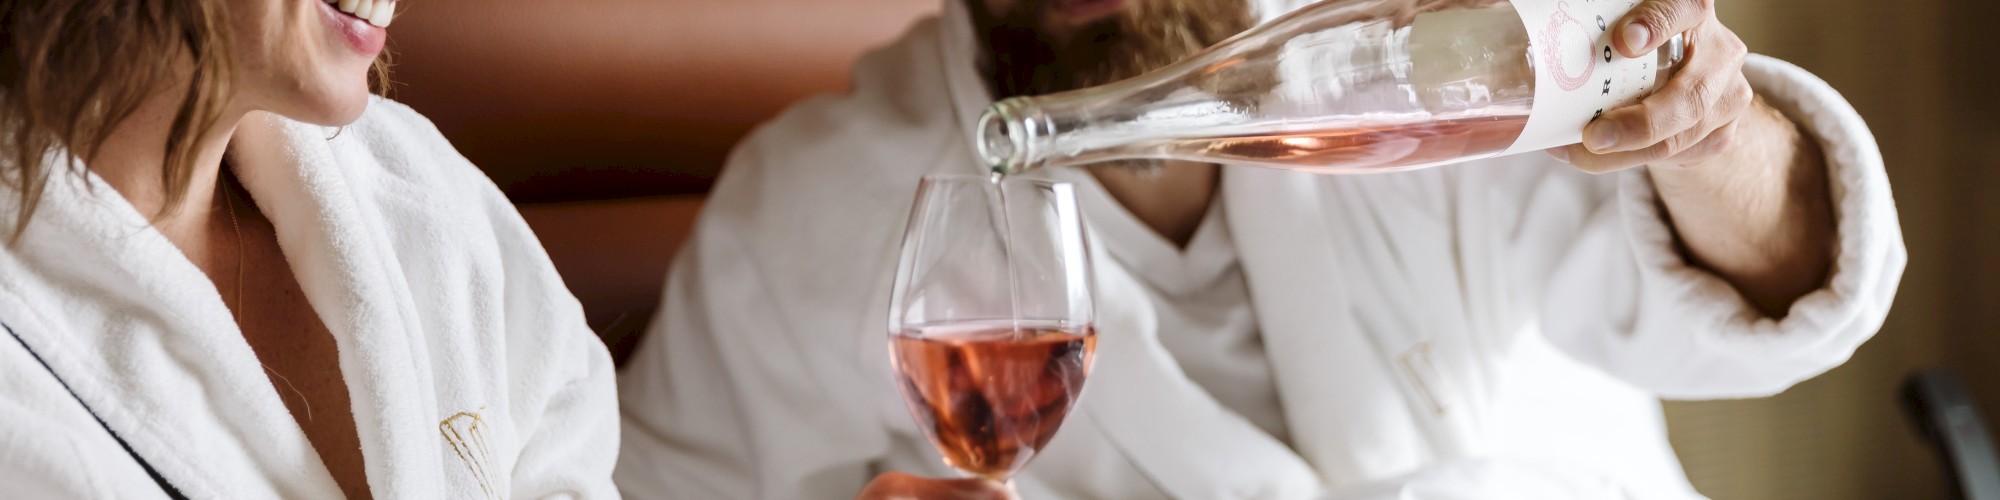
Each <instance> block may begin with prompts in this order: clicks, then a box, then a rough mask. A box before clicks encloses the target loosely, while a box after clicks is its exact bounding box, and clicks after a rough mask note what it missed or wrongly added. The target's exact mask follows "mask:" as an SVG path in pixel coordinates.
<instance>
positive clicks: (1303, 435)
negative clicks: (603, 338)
mask: <svg viewBox="0 0 2000 500" xmlns="http://www.w3.org/2000/svg"><path fill="white" fill-rule="evenodd" d="M943 3H944V9H945V11H944V14H943V15H942V17H941V18H939V19H932V20H928V21H924V22H921V23H919V24H918V25H917V26H915V27H914V28H913V29H911V31H909V32H908V33H907V34H906V35H904V36H903V37H902V38H901V39H900V40H899V41H897V42H895V43H894V44H893V45H891V46H889V47H886V48H883V49H881V50H879V51H877V52H875V53H872V54H870V55H868V56H866V57H864V58H863V59H862V61H861V62H860V63H859V64H858V65H857V66H856V67H855V68H854V71H853V75H854V90H853V91H852V92H851V93H850V94H847V95H841V96H827V97H820V98H816V99H813V100H810V101H807V102H804V103H802V104H799V105H797V106H795V107H794V108H792V109H791V110H789V111H787V112H786V113H785V114H784V115H782V116H781V117H779V118H777V119H776V120H775V121H773V122H771V123H769V124H766V125H764V126H763V127H762V128H760V129H759V130H757V131H756V132H755V133H754V134H753V136H752V137H751V138H750V139H749V140H748V141H747V142H745V143H744V144H742V145H741V146H739V147H738V149H737V150H736V152H735V154H734V155H733V156H732V157H731V159H730V163H729V165H728V167H727V169H726V170H724V173H723V176H722V179H721V181H720V183H719V184H718V185H717V187H716V190H715V192H714V194H713V196H712V197H711V198H710V202H709V204H708V206H707V207H706V208H704V211H703V213H702V218H701V221H700V224H699V226H698V229H697V230H696V234H695V236H694V238H693V239H692V240H691V242H690V243H689V244H688V246H687V247H685V248H684V249H683V250H682V253H681V254H680V255H679V258H678V260H677V262H676V264H675V265H674V267H673V271H672V276H671V278H670V280H669V282H668V284H667V288H666V297H665V299H664V306H663V309H662V310H661V311H660V312H659V316H658V318H657V319H656V320H655V323H654V324H653V326H652V330H651V332H650V336H649V338H647V339H646V340H645V341H643V343H642V346H641V347H640V350H639V352H638V354H637V355H636V357H635V358H634V360H633V362H632V364H631V365H630V366H629V367H628V368H627V369H626V370H625V372H624V373H622V374H621V379H620V382H621V387H620V397H621V400H622V402H623V405H624V424H625V449H624V454H623V455H622V456H621V458H620V462H619V467H618V473H617V479H618V483H619V487H620V488H621V489H622V490H623V491H624V492H625V494H626V495H628V496H631V497H634V498H667V499H679V498H700V499H733V498H760V499H805V498H821V499H837V498H848V497H850V496H852V495H853V494H854V493H855V492H856V491H857V490H858V489H859V488H860V487H861V486H862V484H863V483H865V482H866V481H868V480H869V479H870V478H871V477H872V476H873V475H874V474H876V473H877V472H880V471H884V470H891V469H893V470H902V471H908V472H912V473H918V474H928V475H936V476H951V475H953V474H952V472H951V471H950V470H949V469H946V468H945V467H944V466H943V465H941V464H940V463H939V460H938V455H937V453H936V452H935V451H934V450H933V448H932V446H931V444H930V443H929V442H928V441H927V440H926V439H925V437H924V435H923V434H922V433H921V432H920V431H919V430H918V428H917V427H916V426H915V424H914V423H913V422H912V419H911V416H910V414H909V412H908V411H907V410H906V409H905V407H904V405H903V403H902V399H901V398H900V397H899V395H898V394H897V391H896V388H895V385H894V383H893V381H892V379H891V374H890V371H889V361H888V359H887V353H886V335H887V333H888V330H887V326H886V322H887V319H888V300H889V299H888V295H889V292H890V283H891V278H892V276H893V274H894V269H895V263H896V255H897V247H898V244H899V240H900V236H901V234H902V232H903V227H904V225H905V220H906V218H907V216H908V211H909V209H910V206H911V201H912V196H913V193H914V188H915V187H916V184H917V181H918V179H919V178H920V177H921V176H923V175H925V174H930V173H960V174H976V173H981V172H983V171H984V169H983V168H982V166H981V165H980V163H979V162H978V160H977V159H976V157H975V156H974V155H973V153H972V151H970V150H969V148H968V145H969V144H971V138H972V135H973V131H974V130H975V129H974V127H972V124H973V123H974V122H973V120H974V119H975V118H976V117H977V116H978V115H979V112H980V110H981V109H982V108H983V107H984V106H985V105H986V104H987V103H988V102H990V101H991V98H990V96H989V95H988V93H987V91H986V90H985V88H984V86H983V84H982V82H981V78H980V77H979V76H978V73H977V71H976V64H975V61H976V60H977V54H978V47H977V44H976V42H975V40H974V38H973V33H971V28H970V23H969V21H968V20H967V16H966V15H965V12H964V7H963V6H962V2H960V1H957V0H946V1H945V2H943ZM1745 72H1746V74H1747V76H1748V77H1749V78H1750V81H1751V82H1752V83H1753V85H1755V86H1756V87H1757V89H1758V90H1759V91H1760V92H1761V93H1762V94H1763V95H1764V96H1765V97H1767V98H1768V99H1769V100H1770V102H1771V103H1772V104H1773V105H1774V106H1776V107H1778V108H1779V109H1781V110H1783V111H1785V112H1786V113H1787V114H1788V115H1789V116H1791V117H1792V118H1794V119H1795V120H1797V121H1799V122H1801V123H1802V124H1804V127H1805V129H1806V130H1807V131H1808V133H1809V134H1810V135H1811V136H1813V137H1814V138H1816V139H1818V140H1819V141H1820V142H1821V144H1822V145H1823V146H1824V147H1825V151H1826V157H1827V159H1828V162H1829V164H1830V165H1829V167H1830V168H1831V176H1830V177H1831V179H1832V184H1833V195H1834V200H1835V202H1836V203H1835V204H1836V207H1837V210H1838V217H1839V222H1838V223H1839V226H1838V228H1839V256H1838V260H1837V261H1836V262H1835V266H1834V273H1833V276H1832V279H1831V281H1830V282H1829V283H1828V285H1827V286H1826V287H1825V288H1824V289H1822V290H1819V291H1815V292H1812V293H1811V294H1809V295H1807V296H1805V297H1804V298H1802V299H1800V300H1799V301H1798V302H1797V304H1796V305H1795V306H1794V307H1793V308H1792V309H1791V311H1790V313H1789V314H1788V315H1787V316H1785V319H1784V320H1782V321H1773V320H1770V319H1767V318H1764V317H1762V316H1761V315H1760V314H1758V313H1757V312H1756V311H1755V310H1754V309H1753V308H1751V307H1750V306H1749V305H1748V304H1747V303H1746V302H1745V301H1744V299H1743V298H1741V297H1740V296H1739V295H1738V294H1737V293H1736V292H1735V291H1734V290H1733V289H1732V288H1731V287H1730V285H1728V284H1727V283H1725V282H1724V281H1723V280H1722V279H1720V278H1718V277H1716V276H1715V275H1712V274H1710V273H1707V272H1705V271H1702V270H1700V269H1698V268H1695V267H1691V266H1689V265H1688V264H1687V263H1686V262H1685V261H1684V260H1683V259H1682V258H1681V257H1679V256H1678V255H1677V254H1676V253H1675V251H1674V247H1673V245H1674V243H1673V241H1672V235H1671V234H1672V233H1671V231H1670V229H1669V226H1668V225H1666V224H1665V223H1664V222H1663V219H1662V214H1660V213H1659V212H1658V210H1657V209H1656V205H1655V203H1654V193H1653V191H1652V188H1651V186H1650V183H1649V181H1648V178H1647V176H1646V172H1645V171H1644V170H1638V169H1635V170H1629V171H1625V172H1621V173H1616V174H1608V175H1601V176H1592V175H1587V174H1583V173H1581V172H1578V171H1576V170H1575V169H1573V168H1571V167H1568V166H1565V165H1562V164H1559V163H1557V162H1555V161H1554V160H1552V159H1549V158H1547V157H1546V156H1545V155H1541V154H1529V155H1520V156H1515V157H1509V158H1500V159H1494V160H1486V161H1478V162H1471V163H1466V164H1462V165H1456V166H1449V167H1441V168H1435V169H1429V170H1424V171H1417V172H1410V173H1401V174H1387V175H1372V176H1313V175H1308V174H1301V173H1291V172H1283V171H1275V170H1263V169H1257V168H1249V167H1225V168H1224V169H1223V182H1222V191H1221V193H1220V195H1219V196H1220V198H1219V200H1220V202H1221V203H1223V204H1224V205H1225V210H1224V212H1225V213H1226V216H1227V217H1228V219H1227V222H1228V225H1229V227H1230V229H1231V232H1232V233H1233V239H1234V243H1235V247H1236V249H1237V251H1238V252H1239V254H1240V256H1241V262H1242V266H1243V269H1244V272H1245V273H1246V275H1247V277H1248V282H1249V287H1250V292H1251V293H1250V295H1251V296H1252V298H1253V303H1254V305H1253V308H1254V310H1255V314H1256V317H1257V320H1258V327H1259V329H1260V331H1261V334H1262V338H1263V342H1264V346H1265V350H1266V352H1267V354H1268V357H1269V361H1270V363H1271V365H1272V372H1273V377H1274V378H1275V380H1276V385H1277V388H1278V391H1279V394H1280V396H1281V399H1282V402H1283V411H1284V416H1285V418H1284V420H1285V422H1287V423H1288V430H1289V432H1290V435H1291V443H1290V446H1287V445H1286V444H1284V443H1281V442H1279V441H1278V440H1276V439H1274V438H1272V437H1270V436H1269V435H1268V434H1266V433H1265V432H1262V431H1261V430H1259V429H1258V428H1257V427H1256V426H1254V425H1252V424H1251V423H1250V422H1248V421H1246V420H1244V419H1243V418H1242V417H1241V416H1240V415H1237V414H1234V413H1232V412H1231V411H1230V410H1229V409H1227V408H1225V407H1223V406H1221V405H1219V404H1218V403H1217V402H1216V400H1215V398H1213V397H1212V396H1211V395H1210V394H1208V393H1206V392H1204V391H1203V389H1202V388H1201V387H1200V386H1198V385H1197V384H1195V383H1193V382H1191V381H1190V380H1189V379H1188V377H1187V376H1185V375H1184V374H1183V372H1182V371H1181V370H1180V368H1179V367H1178V366H1177V365H1176V362H1175V360H1174V359H1173V357H1172V356H1171V355H1170V354H1169V353H1168V351H1167V350H1166V349H1165V348H1164V347H1163V346H1162V345H1161V343H1160V342H1159V341H1158V340H1157V339H1156V336H1155V332H1156V326H1157V325H1155V324H1153V321H1154V319H1153V318H1155V317H1156V315H1155V314H1154V313H1153V312H1152V310H1151V308H1152V307H1153V305H1152V304H1150V303H1148V302H1146V301H1145V300H1143V299H1138V300H1135V298H1141V297H1144V295H1143V293H1142V291H1141V289H1140V288H1139V287H1141V286H1142V285H1141V284H1140V283H1139V282H1138V281H1137V280H1135V277H1134V276H1133V275H1132V274H1131V271H1130V270H1128V269H1126V268H1124V267H1123V266H1121V265H1120V264H1119V263H1118V262H1117V261H1115V260H1112V259H1110V258H1107V257H1105V256H1104V254H1103V252H1102V251H1101V249H1100V250H1099V252H1098V258H1097V259H1096V262H1097V266H1096V269H1097V277H1098V282H1097V285H1098V290H1097V304H1098V312H1099V319H1098V325H1097V331H1098V332H1099V340H1098V347H1097V349H1098V351H1097V352H1098V359H1097V364H1096V368H1095V371H1094V372H1093V373H1092V374H1091V376H1090V379H1089V381H1088V383H1087V385H1086V387H1085V389H1084V395H1083V397H1082V400H1081V402H1080V403H1079V405H1080V411H1077V412H1075V413H1072V414H1071V415H1070V417H1069V419H1068V421H1067V423H1066V424H1064V427H1063V428H1062V430H1061V431H1060V432H1059V433H1058V434H1057V435H1056V437H1055V439H1054V441H1053V442H1052V443H1051V444H1050V446H1049V448H1048V449H1047V450H1046V451H1045V453H1043V454H1042V455H1040V456H1039V457H1038V458H1036V459H1035V461H1034V462H1033V463H1032V464H1030V465H1029V466H1028V468H1027V469H1026V471H1025V473H1024V474H1023V475H1021V476H1019V477H1018V482H1019V487H1020V489H1021V490H1022V493H1023V496H1024V497H1026V498H1031V499H1032V498H1044V499H1045V498H1106V499H1143V498H1180V499H1189V500H1210V499H1225V498H1250V499H1286V498H1311V497H1320V496H1333V497H1343V498H1375V497H1383V498H1399V496H1398V495H1403V496H1401V497H1400V498H1508V497H1513V498H1565V497H1567V498H1591V499H1600V498H1619V497H1639V498H1651V497H1664V498H1681V497H1689V496H1694V495H1695V493H1694V491H1693V489H1692V488H1691V487H1690V486H1689V485H1688V483H1687V480H1686V478H1685V476H1684V474H1683V472H1682V471H1681V469H1680V467H1679V465H1678V461H1677V460H1676V459H1675V457H1674V455H1673V452H1672V450H1671V449H1670V448H1669V446H1668V444H1667V440H1666V432H1665V426H1664V424H1663V422H1662V418H1661V413H1660V407H1659V403H1658V398H1659V397H1669V398H1721V397H1754V396H1763V395H1769V394H1774V393H1777V392H1779V391H1782V390H1784V389H1785V388H1786V387H1789V386H1791V385H1792V384H1794V383H1797V382H1799V381H1801V380H1804V379H1807V378H1810V377H1812V376H1814V375H1816V374H1819V373H1821V372H1824V371H1826V370H1828V369H1830V368H1833V367H1834V366H1836V365H1839V364H1840V363H1841V362H1842V361H1844V360H1846V359H1847V357H1848V356H1849V355H1850V354H1851V353H1853V351H1854V349H1855V347H1856V346H1858V345H1859V344H1861V343H1862V342H1863V341H1864V340H1866V339H1868V338H1869V337H1870V336H1871V335H1872V334H1873V333H1874V332H1875V330H1876V329H1877V328H1878V327H1879V326H1880V324H1881V321H1882V319H1883V316H1884V314H1885V313H1886V310H1887V309H1888V307H1889V303H1890V298H1891V296H1892V295H1893V294H1894V292H1895V288H1896V285H1897V283H1898V280H1899V278H1900V275H1901V272H1902V269H1903V264H1904V260H1905V254H1904V250H1903V247H1902V242H1901V235H1900V230H1899V228H1898V225H1897V221H1896V213H1895V207H1894V206H1893V204H1892V202H1891V199H1890V193H1889V185H1888V181H1887V179H1886V176H1885V174H1884V171H1883V166H1882V161H1881V158H1880V155H1879V154H1878V152H1877V151H1876V147H1875V143H1874V140H1873V138H1872V136H1871V135H1870V134H1869V132H1868V130H1867V129H1866V126H1865V125H1864V124H1863V123H1862V121H1861V119H1860V118H1859V117H1858V116H1857V115H1856V114H1855V113H1854V111H1853V110H1852V109H1851V108H1850V107H1849V106H1848V105H1847V103H1846V102H1845V101H1843V100H1842V99H1841V98H1840V96H1839V95H1837V94H1836V93H1835V92H1834V91H1833V90H1831V89H1830V88H1828V87H1827V86H1826V85H1825V84H1824V83H1822V82H1820V81H1819V80H1817V79H1815V78H1813V77H1812V76H1811V75H1809V74H1807V73H1806V72H1804V71H1802V70H1800V69H1798V68H1795V67H1793V66H1790V65H1787V64H1785V63H1782V62H1779V61H1776V60H1773V59H1769V58H1764V57H1753V58H1752V59H1751V60H1750V61H1749V64H1748V66H1747V67H1746V68H1745ZM1043 175H1056V176H1063V175H1071V176H1075V175H1079V174H1076V173H1074V172H1070V173H1067V174H1065V173H1064V172H1063V171H1062V170H1056V171H1049V172H1044V173H1043ZM1081 191H1083V192H1085V193H1099V195H1101V192H1099V191H1096V190H1081ZM1086 222H1087V223H1090V221H1089V220H1088V219H1087V220H1086Z"/></svg>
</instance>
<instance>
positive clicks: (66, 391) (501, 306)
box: [0, 0, 618, 498]
mask: <svg viewBox="0 0 2000 500" xmlns="http://www.w3.org/2000/svg"><path fill="white" fill-rule="evenodd" d="M397 8H398V7H397V5H396V4H395V2H394V0H341V1H339V2H337V3H333V2H328V3H322V2H320V1H319V0H172V1H162V0H10V1H5V2H0V9H4V12H0V17H4V20H0V21H4V25H5V27H6V30H7V31H6V33H5V35H6V36H5V39H6V40H5V41H4V43H5V44H6V45H5V47H4V59H0V85H4V91H0V92H4V98H0V132H4V133H0V138H4V139H0V142H3V143H4V151H5V155H4V158H5V160H4V162H0V174H4V175H0V178H4V179H6V182H5V183H4V184H5V186H4V187H0V236H4V237H5V238H6V241H7V242H8V243H7V245H6V246H4V247H3V248H0V325H4V326H5V328H4V329H5V330H6V331H7V332H8V333H7V335H5V336H4V337H0V484H3V485H6V487H5V488H6V490H5V493H4V494H0V495H4V496H9V497H16V498H160V497H162V496H163V493H164V496H166V497H186V498H335V497H343V496H344V497H347V498H371V497H379V498H514V497H525V498H540V497H552V496H553V497H586V498H594V497H613V496H616V495H617V492H616V491H615V490H614V489H613V486H612V484H611V469H612V464H613V460H614V457H615V456H616V454H617V447H618V435H617V433H618V422H617V417H616V415H617V411H616V407H615V405H616V400H615V396H614V394H613V380H612V368H611V363H610V359H609V357H608V356H607V355H606V353H605V350H604V348H603V346H602V345H601V344H600V343H599V342H598V340H597V339H596V338H595V337H594V336H593V335H592V334H591V332H590V331H589V329H588V328H587V327H586V326H585V324H584V321H583V316H582V312H581V309H580V308H579V307H578V305H577V303H576V301H575V300H574V299H573V298H572V297H571V296H570V295H569V293H568V292H567V291H566V290H565V289H564V288H563V285H562V282H561V280H560V279H559V278H558V277H557V275H556V273H555V271H554V269H553V268H552V267H551V266H550V264H549V261H548V259H547V257H546V256H545V255H544V254H543V252H542V250H541V249H540V247H539V246H538V245H537V243H536V240H535V237H534V235H533V234H531V233H530V232H529V229H528V227H527V226H526V225H525V224H524V223H523V222H522V221H521V219H520V217H519V216H518V215H517V214H516V213H515V211H514V209H513V208H512V205H509V204H508V202H507V199H506V198H505V197H503V196H502V195H501V193H500V192H499V191H498V190H497V189H495V188H494V186H493V185H492V183H491V182H489V181H488V180H487V179H486V178H485V177H484V176H483V175H482V174H481V172H480V171H479V170H478V169H476V168H474V167H473V166H472V165H471V164H470V163H468V162H466V160H465V159H464V158H463V157H461V156H459V155H458V154H457V153H456V152H455V151H453V149H452V148H451V146H450V145H449V144H448V143H447V142H446V141H445V139H444V137H442V136H440V135H439V134H438V132H437V130H436V129H435V128H433V127H432V126H431V124H430V123H429V122H427V121H426V120H424V118H423V117H421V116H418V115H417V114H416V113H415V112H412V111H411V110H410V109H408V108H406V107H404V106H402V105H400V104H397V103H395V102H392V101H387V100H383V99H380V98H376V97H373V96H371V95H370V93H369V80H370V75H371V67H377V66H378V58H379V56H380V55H381V53H382V47H383V43H384V39H385V37H386V36H387V35H386V34H385V30H384V28H386V27H387V26H389V25H390V21H391V20H392V18H393V15H394V13H395V12H396V11H397Z"/></svg>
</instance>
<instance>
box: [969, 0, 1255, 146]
mask: <svg viewBox="0 0 2000 500" xmlns="http://www.w3.org/2000/svg"><path fill="white" fill-rule="evenodd" d="M1057 1H1058V0H1019V3H1018V4H1016V5H1014V8H1013V9H1012V10H1010V11H1009V12H1006V13H1005V14H1003V15H1001V16H999V17H995V16H994V15H993V14H992V13H991V12H990V11H988V10H987V9H986V6H985V5H984V1H983V0H981V1H973V0H967V3H969V4H970V5H968V7H969V8H970V10H971V11H972V18H973V25H974V26H973V27H974V28H975V29H976V30H978V32H979V33H982V34H984V35H985V44H984V48H985V49H986V51H987V52H986V53H987V56H988V57H987V64H988V66H987V67H986V68H984V69H986V70H987V71H986V78H987V87H988V88H989V89H990V90H992V92H993V98H994V99H995V100H999V99H1005V98H1008V97H1014V96H1024V95H1027V96H1033V95H1042V94H1050V93H1055V92H1062V91H1066V90H1075V89H1080V88H1084V87H1093V86H1097V85H1103V84H1107V83H1111V82H1115V81H1119V80H1124V79H1127V78H1131V77H1135V76H1139V75H1140V74H1143V73H1145V72H1148V71H1152V70H1155V69H1159V68H1162V67H1165V66H1167V65H1170V64H1173V63H1175V62H1179V61H1180V60H1182V59H1186V58H1188V57H1189V56H1192V55H1194V54H1195V53H1197V52H1200V51H1202V50H1203V49H1206V48H1208V47H1209V46H1210V45H1214V44H1216V43H1217V42H1221V41H1223V40H1225V39H1228V38H1229V37H1231V36H1235V35H1236V34H1237V33H1240V32H1242V31H1243V30H1246V29H1249V28H1250V26H1251V25H1252V24H1254V22H1255V20H1254V19H1253V18H1252V17H1251V12H1250V3H1249V2H1248V1H1247V0H1127V1H1129V2H1131V3H1130V4H1129V5H1126V6H1125V9H1124V11H1122V12H1119V13H1117V14H1113V15H1111V16H1109V17H1106V18H1104V19H1101V20H1098V21H1097V22H1094V23H1091V24H1090V25H1088V26H1084V27H1081V28H1078V29H1077V30H1076V31H1075V33H1074V34H1072V35H1071V36H1070V37H1069V39H1068V40H1066V41H1057V40H1056V38H1055V37H1053V36H1050V35H1049V34H1048V33H1044V32H1043V31H1042V22H1041V21H1042V19H1045V15H1046V14H1047V12H1048V10H1049V9H1052V8H1054V7H1055V5H1054V4H1055V3H1056V2H1057ZM1109 163H1111V164H1112V165H1115V166H1119V167H1123V168H1129V169H1133V170H1136V171H1140V172H1142V173H1144V172H1152V171H1155V170H1157V168H1158V167H1159V166H1160V163H1161V162H1159V161H1154V160H1117V161H1113V162H1109Z"/></svg>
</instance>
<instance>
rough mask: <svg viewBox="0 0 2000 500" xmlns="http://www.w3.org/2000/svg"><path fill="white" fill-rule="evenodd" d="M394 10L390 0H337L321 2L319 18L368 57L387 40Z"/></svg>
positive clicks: (355, 49) (376, 52)
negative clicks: (322, 18)
mask: <svg viewBox="0 0 2000 500" xmlns="http://www.w3.org/2000/svg"><path fill="white" fill-rule="evenodd" d="M395 11H396V2H395V1H393V0H338V1H327V2H324V3H321V4H320V14H322V16H321V17H324V18H326V20H327V23H328V24H329V25H330V26H331V27H332V28H333V30H334V31H337V32H339V33H340V38H341V39H343V40H346V41H347V46H348V47H350V48H353V49H354V51H355V52H359V53H361V55H364V56H368V57H371V58H372V57H375V56H376V55H378V54H381V53H382V46H383V45H384V44H386V43H388V40H389V33H388V31H387V30H385V29H384V28H387V27H388V26H389V20H390V19H392V18H393V17H394V15H395Z"/></svg>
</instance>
